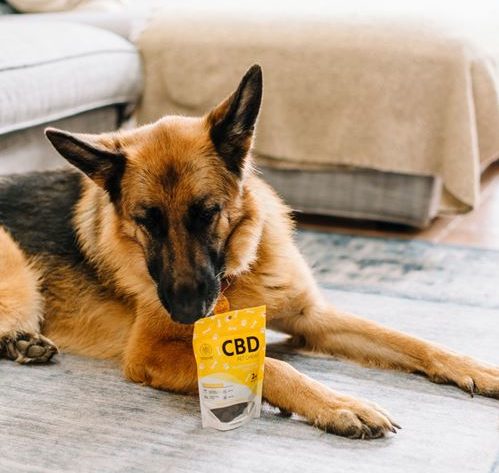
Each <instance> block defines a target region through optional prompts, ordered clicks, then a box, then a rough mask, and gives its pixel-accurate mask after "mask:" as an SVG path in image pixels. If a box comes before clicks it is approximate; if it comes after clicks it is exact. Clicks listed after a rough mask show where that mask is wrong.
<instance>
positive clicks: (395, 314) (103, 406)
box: [0, 231, 499, 473]
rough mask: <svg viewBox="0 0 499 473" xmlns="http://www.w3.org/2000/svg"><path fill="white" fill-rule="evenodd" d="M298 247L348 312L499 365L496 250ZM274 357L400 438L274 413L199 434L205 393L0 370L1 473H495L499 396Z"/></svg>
mask: <svg viewBox="0 0 499 473" xmlns="http://www.w3.org/2000/svg"><path fill="white" fill-rule="evenodd" d="M297 239H298V241H299V244H300V246H301V247H302V248H303V251H304V253H305V254H306V257H307V259H308V260H309V261H310V262H311V264H312V265H313V267H314V270H315V272H316V274H317V277H318V279H319V281H320V283H321V284H322V285H323V287H324V293H325V296H326V297H327V299H328V300H330V301H331V302H332V303H334V304H335V305H337V306H338V307H339V308H341V309H342V310H346V311H349V312H353V313H358V314H361V315H363V316H364V317H367V318H369V319H371V320H374V321H377V322H379V323H382V324H385V325H388V326H391V327H393V328H395V329H398V330H402V331H404V332H407V333H411V334H414V335H416V336H419V337H422V338H425V339H427V340H432V341H434V342H436V343H440V344H442V345H446V346H448V347H449V348H451V349H454V350H456V351H460V352H463V353H467V354H469V355H472V356H475V357H477V358H480V359H484V360H488V361H489V362H491V363H494V364H499V350H498V341H499V318H498V315H499V314H498V311H497V308H498V307H499V290H498V289H497V288H498V287H499V285H498V284H497V283H498V277H497V268H499V253H497V252H493V251H481V250H474V249H469V248H459V247H449V246H438V245H431V244H427V243H421V242H412V241H398V240H383V239H376V238H357V237H349V236H344V235H334V234H329V233H317V232H310V231H301V232H299V234H298V236H297ZM279 337H280V338H279ZM269 340H272V341H278V342H279V341H280V340H282V335H278V334H275V333H273V334H271V333H269ZM268 348H269V350H268V352H269V354H271V355H273V356H276V357H278V358H281V359H284V360H285V361H287V362H289V363H291V364H292V365H293V366H294V367H296V368H297V369H298V370H300V371H301V372H302V373H304V374H306V375H308V376H310V377H312V378H314V379H316V380H318V381H320V382H321V383H323V384H325V385H326V386H328V387H330V388H331V389H334V390H335V391H338V392H341V393H344V394H347V395H351V396H356V397H362V398H366V399H370V400H372V401H374V402H377V403H378V404H380V405H382V406H383V407H384V408H386V409H387V410H389V411H390V412H391V414H392V415H393V417H394V418H395V419H396V421H397V422H398V423H400V424H401V425H402V426H403V430H401V431H400V432H399V433H398V434H397V435H390V436H388V437H387V438H384V439H378V440H373V441H359V440H349V439H344V438H340V437H336V436H334V435H330V434H326V433H324V432H322V431H320V430H318V429H316V428H314V427H311V426H310V425H308V424H306V423H305V422H304V421H303V419H300V418H299V417H297V416H295V415H293V416H292V417H291V418H288V419H285V418H282V417H280V416H279V415H278V412H277V411H276V410H275V409H273V408H271V407H269V406H265V408H264V410H263V412H262V416H261V418H259V419H255V420H254V421H252V422H251V423H250V424H248V425H246V426H244V427H241V428H239V429H236V430H234V431H229V432H217V431H214V430H211V429H202V428H201V420H200V412H199V403H198V399H197V398H196V397H194V396H181V395H175V394H171V393H167V392H161V391H156V390H154V389H150V388H147V387H143V386H140V385H137V384H134V383H130V382H127V381H126V380H124V379H123V376H122V374H121V370H120V368H119V367H118V366H116V365H115V364H113V363H111V362H108V361H97V360H91V359H86V358H81V357H77V356H71V355H67V354H62V355H59V356H58V357H57V359H56V360H55V361H54V363H51V364H48V365H45V366H19V365H16V364H14V363H11V362H8V361H5V360H0V473H12V472H16V473H22V472H25V473H33V472H38V473H67V472H81V473H103V472H105V473H123V472H128V473H153V472H154V473H163V472H169V473H170V472H172V473H176V472H178V473H192V472H196V473H215V472H216V473H220V472H223V473H226V472H228V473H241V472H252V473H276V472H286V473H305V472H306V473H330V472H348V471H355V472H356V473H378V472H383V473H400V472H404V473H420V472H425V473H456V472H466V473H474V472H476V473H499V429H498V425H499V424H498V421H499V401H498V400H494V399H487V398H484V397H481V396H475V397H474V398H473V399H471V398H470V396H469V395H468V394H466V393H464V392H462V391H459V390H458V389H456V388H455V387H453V386H443V385H436V384H432V383H430V382H429V381H427V380H426V379H424V378H423V377H421V376H417V375H413V374H408V373H396V372H390V371H382V370H377V369H367V368H363V367H360V366H357V365H355V364H352V363H349V362H346V361H342V360H338V359H334V358H332V357H324V356H316V355H312V356H311V355H305V354H303V353H296V352H293V351H290V349H289V348H286V347H283V346H282V345H279V344H278V345H277V346H275V345H274V346H269V347H268Z"/></svg>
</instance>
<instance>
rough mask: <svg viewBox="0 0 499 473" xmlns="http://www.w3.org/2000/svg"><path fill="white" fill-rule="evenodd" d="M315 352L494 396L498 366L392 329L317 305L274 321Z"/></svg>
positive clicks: (497, 390) (498, 391)
mask: <svg viewBox="0 0 499 473" xmlns="http://www.w3.org/2000/svg"><path fill="white" fill-rule="evenodd" d="M273 324H274V326H275V327H276V328H279V329H281V330H283V331H285V332H287V333H291V334H294V335H298V336H301V337H302V338H303V339H304V341H305V344H306V345H307V346H308V347H310V348H312V349H314V350H318V351H322V352H326V353H330V354H333V355H338V356H341V357H345V358H349V359H352V360H354V361H357V362H360V363H362V364H365V365H368V366H377V367H382V368H394V369H400V370H405V371H409V372H416V373H423V374H425V375H427V376H428V378H429V379H430V380H432V381H434V382H437V383H454V384H456V385H457V386H459V387H460V388H461V389H463V390H465V391H468V392H470V393H472V394H473V393H478V394H482V395H484V396H490V397H495V398H499V368H498V367H495V366H492V365H489V364H487V363H483V362H480V361H477V360H475V359H473V358H471V357H468V356H464V355H461V354H459V353H455V352H453V351H451V350H449V349H446V348H444V347H442V346H439V345H437V344H434V343H431V342H427V341H425V340H421V339H419V338H417V337H413V336H410V335H406V334H404V333H401V332H398V331H396V330H392V329H389V328H386V327H383V326H382V325H379V324H377V323H375V322H372V321H370V320H367V319H363V318H361V317H357V316H353V315H350V314H345V313H343V312H340V311H339V310H337V309H336V308H334V307H333V306H330V305H325V304H323V303H321V302H317V303H315V304H312V305H309V306H308V307H306V308H305V309H303V310H302V312H301V313H300V314H298V315H291V316H289V317H284V318H282V319H278V320H274V321H273Z"/></svg>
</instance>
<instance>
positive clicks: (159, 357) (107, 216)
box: [0, 65, 499, 438]
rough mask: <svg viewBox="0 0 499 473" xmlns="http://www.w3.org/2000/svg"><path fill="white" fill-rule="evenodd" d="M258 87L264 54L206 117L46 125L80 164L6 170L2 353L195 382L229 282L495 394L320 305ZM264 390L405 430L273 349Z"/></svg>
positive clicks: (242, 297)
mask: <svg viewBox="0 0 499 473" xmlns="http://www.w3.org/2000/svg"><path fill="white" fill-rule="evenodd" d="M261 98H262V72H261V69H260V67H259V66H257V65H255V66H253V67H251V68H250V69H249V70H248V72H247V73H246V74H245V76H244V77H243V79H242V81H241V83H240V85H239V87H238V88H237V90H236V91H235V92H234V93H233V94H232V95H231V96H230V97H228V98H227V99H226V100H225V101H223V102H222V103H221V104H220V105H218V106H217V107H216V108H214V109H213V110H212V111H210V112H209V113H208V114H207V115H205V116H204V117H202V118H187V117H180V116H167V117H164V118H162V119H160V120H159V121H157V122H156V123H153V124H150V125H145V126H142V127H140V128H137V129H135V130H128V131H121V132H115V133H109V134H99V135H89V134H74V133H69V132H66V131H61V130H57V129H53V128H49V129H47V130H46V135H47V137H48V139H49V140H50V141H51V143H52V144H53V146H54V147H55V148H56V149H57V150H58V152H59V153H60V154H61V155H62V156H63V157H64V158H65V159H66V160H68V161H69V162H70V163H71V164H72V165H73V166H74V167H75V168H78V170H79V171H76V170H72V171H70V170H67V171H57V172H46V173H32V174H26V175H18V176H10V177H5V178H3V179H2V180H1V181H0V225H1V226H0V341H1V345H0V346H1V353H2V355H3V356H4V357H6V358H8V359H10V360H14V361H17V362H19V363H36V362H46V361H48V360H49V359H50V358H51V357H52V356H53V355H54V354H55V353H57V351H58V349H57V348H56V346H58V347H60V349H62V350H64V351H67V352H69V353H75V354H81V355H86V356H91V357H97V358H107V359H115V360H118V361H119V362H120V363H121V366H122V368H123V372H124V375H125V376H126V377H127V378H128V379H130V380H132V381H136V382H138V383H144V384H147V385H150V386H153V387H155V388H159V389H165V390H168V391H174V392H179V393H194V392H196V391H197V377H196V363H195V360H194V355H193V349H192V332H193V325H192V324H193V322H195V321H196V320H197V319H199V318H200V317H203V316H206V315H209V314H210V313H211V312H212V310H213V307H214V305H215V303H216V301H217V298H218V297H219V295H220V294H221V292H222V291H223V292H224V294H225V296H226V297H227V298H228V300H229V301H230V305H231V307H232V308H233V309H239V308H244V307H252V306H257V305H261V304H266V306H267V317H268V323H269V326H270V327H272V328H274V329H277V330H279V331H282V332H285V333H287V334H290V335H292V336H293V337H294V338H295V339H297V340H299V341H300V342H301V343H302V344H303V346H305V347H307V348H310V349H313V350H317V351H320V352H323V353H327V354H331V355H335V356H339V357H344V358H348V359H351V360H354V361H356V362H359V363H362V364H364V365H367V366H376V367H382V368H392V369H398V370H403V371H408V372H417V373H423V374H425V375H426V376H428V378H429V379H430V380H432V381H434V382H438V383H441V382H445V383H454V384H456V385H457V386H459V387H460V388H461V389H463V390H465V391H468V392H470V393H471V394H473V393H478V394H482V395H484V396H490V397H495V398H499V368H497V367H494V366H491V365H487V364H485V363H482V362H479V361H476V360H474V359H472V358H469V357H466V356H462V355H460V354H457V353H454V352H451V351H449V350H447V349H445V348H443V347H440V346H437V345H434V344H431V343H428V342H425V341H423V340H420V339H417V338H414V337H411V336H408V335H405V334H403V333H400V332H396V331H393V330H389V329H387V328H384V327H382V326H380V325H377V324H376V323H373V322H371V321H369V320H365V319H362V318H359V317H355V316H352V315H348V314H345V313H343V312H341V311H338V310H337V309H336V308H334V307H332V306H331V305H329V304H328V303H327V302H325V301H324V299H323V296H322V295H321V292H320V291H319V289H318V287H317V285H316V283H315V282H314V279H313V277H312V274H311V271H310V269H309V268H308V266H307V264H306V263H305V261H304V259H303V257H302V256H301V254H300V253H299V251H298V249H297V247H296V246H295V243H294V242H293V224H292V221H291V219H290V216H289V213H290V212H289V209H288V208H287V207H286V206H285V205H284V204H283V203H282V202H281V200H280V199H279V198H278V197H277V195H276V194H275V193H274V192H273V191H272V189H271V188H270V187H269V186H268V185H267V184H265V183H264V182H263V181H262V180H261V179H260V178H259V177H257V176H256V175H255V172H254V170H253V167H252V161H251V156H250V148H251V144H252V138H253V132H254V127H255V122H256V119H257V116H258V112H259V108H260V103H261ZM263 396H264V398H265V400H266V401H268V402H269V403H270V404H271V405H273V406H277V407H278V408H280V409H281V410H282V411H283V412H285V413H297V414H299V415H301V416H303V417H305V418H306V419H307V420H308V421H309V422H310V423H311V424H313V425H315V426H318V427H319V428H321V429H324V430H326V431H328V432H332V433H335V434H338V435H343V436H346V437H352V438H376V437H381V436H383V435H385V434H386V433H387V432H396V429H397V428H398V425H397V424H396V423H395V422H394V421H393V420H392V419H391V417H390V415H389V414H388V413H387V412H386V411H385V410H383V409H382V408H380V407H379V406H377V405H375V404H373V403H371V402H368V401H364V400H359V399H354V398H351V397H348V396H345V395H342V394H338V393H336V392H334V391H332V390H330V389H329V388H327V387H325V386H323V385H321V384H319V383H317V382H316V381H314V380H312V379H310V378H308V377H307V376H304V375H303V374H301V373H299V372H298V371H296V370H295V369H294V368H292V367H291V366H290V365H289V364H287V363H285V362H283V361H280V360H277V359H273V358H268V357H267V358H266V360H265V380H264V385H263Z"/></svg>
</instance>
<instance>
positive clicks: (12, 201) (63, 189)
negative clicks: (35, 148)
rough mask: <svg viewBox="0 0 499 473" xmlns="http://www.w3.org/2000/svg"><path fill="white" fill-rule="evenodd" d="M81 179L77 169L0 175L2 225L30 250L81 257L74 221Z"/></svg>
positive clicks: (79, 259)
mask: <svg viewBox="0 0 499 473" xmlns="http://www.w3.org/2000/svg"><path fill="white" fill-rule="evenodd" d="M81 181H82V175H81V174H80V173H78V172H76V171H53V172H33V173H28V174H19V175H12V176H5V177H0V225H1V226H3V227H5V228H6V229H7V230H8V231H9V232H10V234H11V235H12V236H13V238H14V240H15V241H17V242H18V244H19V245H20V246H21V248H22V249H23V250H24V251H25V252H26V253H27V254H30V255H36V254H44V253H45V254H49V255H58V256H65V257H68V258H70V259H71V260H72V261H75V262H76V261H81V260H82V255H81V253H80V251H79V249H78V246H77V244H76V234H75V231H74V228H73V225H72V222H71V220H72V218H73V215H74V213H73V209H74V206H75V204H76V203H77V201H78V199H79V198H80V195H81V190H82V185H81Z"/></svg>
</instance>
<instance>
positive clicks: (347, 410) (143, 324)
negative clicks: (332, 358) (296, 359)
mask: <svg viewBox="0 0 499 473" xmlns="http://www.w3.org/2000/svg"><path fill="white" fill-rule="evenodd" d="M124 372H125V375H126V376H127V377H128V378H129V379H131V380H132V381H135V382H138V383H144V384H147V385H149V386H152V387H155V388H158V389H165V390H168V391H174V392H179V393H195V392H197V390H198V387H197V372H196V362H195V358H194V352H193V349H192V326H181V325H179V324H175V323H173V322H172V321H170V320H169V319H168V317H166V316H165V314H164V313H159V314H155V313H148V312H147V311H140V313H139V315H138V316H137V319H136V321H135V323H134V326H133V327H132V331H131V333H130V338H129V341H128V345H127V348H126V351H125V354H124ZM263 397H264V399H265V400H266V401H268V402H269V403H270V404H272V405H274V406H276V407H279V408H281V409H282V410H284V411H288V412H293V413H296V414H299V415H301V416H303V417H305V418H306V419H307V420H308V421H309V422H310V423H312V424H314V425H316V426H317V427H320V428H322V429H324V430H326V431H328V432H331V433H335V434H338V435H343V436H346V437H352V438H376V437H381V436H383V435H384V434H385V433H386V432H388V431H392V432H394V431H395V426H396V424H394V423H393V422H392V421H391V420H390V418H389V417H388V415H387V414H386V412H384V411H383V410H382V409H381V408H379V407H378V406H376V405H374V404H371V403H368V402H366V401H361V400H357V399H354V398H350V397H347V396H341V395H339V394H336V393H335V392H333V391H331V390H330V389H328V388H327V387H325V386H322V385H321V384H320V383H318V382H316V381H313V380H312V379H310V378H308V377H307V376H305V375H303V374H301V373H299V372H298V371H296V370H295V369H294V368H292V367H291V366H290V365H289V364H287V363H285V362H283V361H279V360H275V359H272V358H268V357H267V358H265V375H264V382H263Z"/></svg>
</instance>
